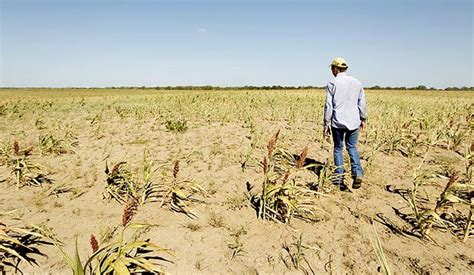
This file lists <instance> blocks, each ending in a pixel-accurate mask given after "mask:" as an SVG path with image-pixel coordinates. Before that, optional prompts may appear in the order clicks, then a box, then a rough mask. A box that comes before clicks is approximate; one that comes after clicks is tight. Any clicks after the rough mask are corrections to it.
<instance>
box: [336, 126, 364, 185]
mask: <svg viewBox="0 0 474 275" xmlns="http://www.w3.org/2000/svg"><path fill="white" fill-rule="evenodd" d="M331 130H332V139H333V141H334V165H335V166H336V172H335V173H336V175H335V176H339V178H340V179H342V177H343V176H342V174H344V154H343V152H342V151H343V149H344V144H343V141H345V142H346V148H347V152H348V153H349V157H350V159H351V174H352V177H356V176H357V177H362V176H363V175H364V171H363V170H362V166H361V164H360V158H359V152H358V151H357V138H358V137H359V129H355V130H352V131H349V130H347V129H339V128H334V127H333V128H332V129H331Z"/></svg>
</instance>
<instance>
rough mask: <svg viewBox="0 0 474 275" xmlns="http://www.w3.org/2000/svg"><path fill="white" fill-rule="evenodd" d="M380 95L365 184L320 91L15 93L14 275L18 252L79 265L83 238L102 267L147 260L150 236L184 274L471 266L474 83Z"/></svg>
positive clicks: (2, 246) (156, 261)
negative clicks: (342, 176) (467, 87)
mask: <svg viewBox="0 0 474 275" xmlns="http://www.w3.org/2000/svg"><path fill="white" fill-rule="evenodd" d="M366 97H367V101H368V110H369V120H368V124H367V129H366V130H365V131H364V132H362V133H361V134H360V137H359V152H360V154H361V159H362V165H363V167H364V169H365V181H364V183H363V186H362V188H361V189H358V190H352V191H351V190H349V191H344V192H343V191H340V190H339V187H338V186H334V185H333V184H332V183H331V174H332V173H331V171H332V169H334V166H333V163H332V143H331V142H330V141H329V140H325V139H324V138H323V136H322V112H323V104H324V91H323V90H287V91H286V90H282V91H275V90H269V91H268V90H267V91H264V90H218V91H164V90H152V89H143V90H142V89H133V90H125V89H2V90H0V146H1V148H0V183H1V188H0V229H1V231H0V233H2V235H1V236H2V238H0V241H1V243H0V260H1V261H2V264H4V265H6V266H5V267H4V269H5V270H6V271H7V272H8V273H11V272H14V271H15V268H14V267H12V266H8V265H7V263H11V265H13V266H15V265H16V264H17V263H18V259H19V258H18V257H17V256H16V255H15V254H14V252H13V251H12V250H11V249H15V250H17V251H19V252H18V253H19V256H22V255H28V257H31V260H30V263H28V262H29V260H28V259H29V258H28V257H22V258H20V259H21V260H20V261H19V264H18V268H19V269H20V270H22V271H23V272H25V273H27V274H32V273H35V274H49V273H51V274H70V273H71V271H70V268H69V266H68V263H67V260H65V259H64V257H63V256H62V254H61V252H60V249H62V250H63V251H64V252H66V254H68V255H69V256H70V257H71V258H73V256H74V251H75V244H76V239H77V249H78V252H79V255H80V258H81V260H82V264H85V262H86V261H87V259H88V258H89V257H90V256H91V255H93V249H94V250H95V249H99V251H98V252H97V253H96V255H97V256H96V257H95V258H94V257H93V258H91V265H90V267H91V268H94V270H95V271H96V272H97V271H98V270H99V269H100V268H102V267H106V263H104V262H106V260H110V261H109V262H108V264H109V265H111V266H114V267H115V268H117V269H116V270H119V268H120V267H122V266H126V267H127V268H130V270H138V269H139V268H138V267H137V266H140V265H139V264H138V262H140V261H141V260H143V262H144V261H145V258H146V256H143V257H142V258H140V259H138V257H139V256H138V255H140V253H141V252H143V251H140V248H139V249H138V250H137V249H136V248H137V247H139V246H140V245H137V246H133V245H132V244H133V242H135V243H137V242H142V243H141V245H142V247H143V245H145V246H146V245H148V246H149V248H150V249H149V250H152V249H151V247H154V246H152V245H151V244H152V243H153V244H155V245H157V247H154V248H155V250H154V251H151V253H148V254H150V255H152V254H153V255H158V256H159V257H161V258H150V259H148V260H149V261H147V262H146V263H147V264H152V266H154V268H156V270H161V271H163V272H166V273H175V274H183V273H188V274H189V273H193V274H194V273H206V274H207V273H235V274H242V273H245V274H257V273H260V274H282V273H301V272H304V273H309V274H311V273H315V274H323V273H328V274H346V273H347V274H374V273H378V272H380V273H384V272H387V271H384V268H385V267H388V268H389V269H390V271H391V272H392V273H393V274H468V273H473V272H474V237H473V235H474V230H473V229H471V226H470V221H471V220H472V219H473V218H472V211H473V208H474V206H473V205H474V198H473V197H474V185H473V181H472V163H473V158H474V157H473V151H474V148H473V139H472V129H473V125H474V124H473V104H474V93H473V92H469V91H464V92H462V91H460V92H441V91H383V90H381V91H372V90H370V91H366ZM278 131H279V132H278ZM277 132H278V135H277V136H275V135H276V133H277ZM306 146H307V150H308V151H307V155H306V156H304V155H305V154H304V151H305V150H303V149H304V148H305V147H306ZM269 151H270V152H269ZM302 152H303V154H302ZM302 155H303V156H302ZM345 160H346V171H348V170H349V171H350V169H348V168H349V163H348V157H347V154H346V156H345ZM122 162H123V163H122ZM120 163H121V164H120ZM349 176H350V175H347V177H346V182H347V183H348V184H349V186H350V183H351V181H350V177H349ZM124 209H125V211H124ZM124 212H125V214H124ZM15 229H25V230H28V232H29V233H31V234H38V235H37V236H36V235H34V236H33V235H31V236H29V237H28V238H29V240H33V241H31V242H30V243H27V244H25V243H23V244H22V246H21V245H18V244H15V243H13V241H12V240H11V239H8V238H7V236H9V237H11V238H13V239H15V240H19V242H22V241H23V242H24V241H25V240H26V239H25V238H22V237H21V236H22V234H26V235H27V233H25V232H26V231H21V230H18V232H20V233H18V232H17V233H15V232H16V231H15ZM15 234H17V235H15ZM18 234H19V235H18ZM91 235H93V236H94V238H93V239H95V240H97V246H98V247H95V248H94V241H92V243H93V245H92V247H91ZM15 236H16V237H15ZM35 236H36V237H35ZM39 240H43V241H44V242H45V243H43V244H41V243H38V244H35V242H37V241H39ZM148 240H149V241H148ZM54 244H56V245H54ZM126 244H131V245H130V246H129V247H126ZM114 246H116V247H117V249H116V250H113V249H112V248H113V247H114ZM158 246H159V247H161V248H158ZM7 248H9V249H10V250H9V249H7ZM33 248H37V249H38V251H36V250H34V249H33ZM59 248H60V249H59ZM134 248H135V249H134ZM101 249H103V250H101ZM127 249H128V250H127ZM36 252H39V253H41V255H39V254H38V253H36ZM22 253H23V254H22ZM25 253H26V254H25ZM107 253H110V254H109V255H108V256H107V255H106V254H107ZM114 253H115V254H114ZM112 254H113V255H112ZM148 254H146V255H148ZM110 255H112V256H110ZM114 255H115V256H114ZM107 257H109V258H108V259H106V258H107ZM114 257H115V258H114ZM133 257H135V258H134V259H133ZM130 259H131V260H130ZM384 259H385V261H386V262H385V263H383V262H384ZM134 260H135V261H134ZM101 261H102V262H101ZM136 261H138V262H136ZM143 262H140V263H143ZM114 264H115V265H114ZM144 265H146V264H144ZM148 267H149V266H148ZM132 268H135V269H132ZM142 268H144V266H142ZM144 269H146V268H144ZM0 270H1V267H0ZM100 270H102V272H104V270H106V269H100ZM86 271H88V270H87V268H86ZM86 273H87V272H86Z"/></svg>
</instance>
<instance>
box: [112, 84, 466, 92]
mask: <svg viewBox="0 0 474 275" xmlns="http://www.w3.org/2000/svg"><path fill="white" fill-rule="evenodd" d="M110 88H111V89H142V90H145V89H153V90H200V91H212V90H307V89H325V88H326V87H325V86H322V87H318V86H280V85H273V86H237V87H222V86H210V85H206V86H157V87H147V86H141V87H110ZM364 89H366V90H415V91H430V90H432V91H474V87H467V86H463V87H447V88H444V89H438V88H433V87H426V86H424V85H419V86H416V87H382V86H378V85H376V86H372V87H365V88H364Z"/></svg>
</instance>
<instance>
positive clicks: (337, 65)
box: [331, 57, 348, 76]
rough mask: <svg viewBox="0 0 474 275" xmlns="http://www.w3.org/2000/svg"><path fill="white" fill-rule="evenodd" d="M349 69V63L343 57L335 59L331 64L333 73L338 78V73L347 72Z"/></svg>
mask: <svg viewBox="0 0 474 275" xmlns="http://www.w3.org/2000/svg"><path fill="white" fill-rule="evenodd" d="M347 68H348V66H347V62H346V61H345V60H344V59H343V58H341V57H337V58H334V60H333V61H332V63H331V72H332V74H333V75H334V76H336V75H337V74H338V73H342V72H345V71H346V70H347Z"/></svg>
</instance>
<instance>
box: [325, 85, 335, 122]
mask: <svg viewBox="0 0 474 275" xmlns="http://www.w3.org/2000/svg"><path fill="white" fill-rule="evenodd" d="M333 87H334V86H333V85H332V83H329V84H328V85H327V86H326V103H325V104H324V127H329V126H330V125H331V118H332V109H333V108H332V97H333V91H332V89H333Z"/></svg>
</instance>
